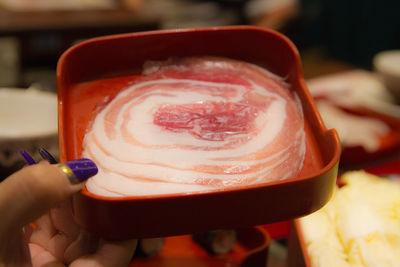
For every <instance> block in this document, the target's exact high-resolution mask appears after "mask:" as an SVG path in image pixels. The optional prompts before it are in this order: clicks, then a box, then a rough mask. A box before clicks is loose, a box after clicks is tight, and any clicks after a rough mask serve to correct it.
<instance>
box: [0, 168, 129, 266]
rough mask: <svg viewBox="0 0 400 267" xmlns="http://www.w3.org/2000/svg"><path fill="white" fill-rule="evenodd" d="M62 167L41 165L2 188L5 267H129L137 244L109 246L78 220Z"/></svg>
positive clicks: (1, 260)
mask: <svg viewBox="0 0 400 267" xmlns="http://www.w3.org/2000/svg"><path fill="white" fill-rule="evenodd" d="M59 166H60V165H55V164H52V165H50V164H43V163H41V164H36V165H32V166H28V167H25V168H23V169H22V170H20V171H18V172H16V173H14V174H12V175H11V176H9V177H8V178H7V179H5V180H4V181H3V182H2V183H0V218H1V219H0V266H1V267H3V266H43V267H44V266H45V267H53V266H71V267H78V266H85V267H100V266H116V267H117V266H128V264H129V262H130V260H131V258H132V255H133V253H134V251H135V249H136V245H137V240H126V241H107V240H103V239H100V238H97V237H94V236H92V235H90V234H89V233H87V232H85V231H84V230H83V229H81V228H80V226H79V225H77V224H76V223H75V222H74V220H73V214H72V209H71V196H72V195H73V194H75V193H77V192H79V191H80V190H81V189H82V188H83V186H84V183H83V182H82V183H77V184H74V183H71V182H70V179H68V177H67V175H65V174H64V173H63V172H62V171H61V170H60V167H59Z"/></svg>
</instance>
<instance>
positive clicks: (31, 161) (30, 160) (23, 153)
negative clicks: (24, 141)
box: [19, 150, 36, 165]
mask: <svg viewBox="0 0 400 267" xmlns="http://www.w3.org/2000/svg"><path fill="white" fill-rule="evenodd" d="M19 153H20V154H21V156H22V157H24V159H25V161H26V163H28V164H29V165H34V164H36V161H35V160H34V159H33V158H32V156H31V155H30V154H29V153H28V152H27V151H26V150H20V151H19Z"/></svg>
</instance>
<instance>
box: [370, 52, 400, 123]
mask: <svg viewBox="0 0 400 267" xmlns="http://www.w3.org/2000/svg"><path fill="white" fill-rule="evenodd" d="M373 66H374V69H375V71H376V72H377V73H378V74H379V75H380V76H381V78H382V80H383V82H384V84H385V86H386V87H387V88H388V90H389V91H390V92H391V93H392V94H393V96H394V97H395V98H396V99H397V103H400V50H389V51H383V52H380V53H378V54H376V55H375V57H374V60H373ZM399 116H400V114H399Z"/></svg>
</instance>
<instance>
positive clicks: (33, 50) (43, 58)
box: [0, 0, 400, 91]
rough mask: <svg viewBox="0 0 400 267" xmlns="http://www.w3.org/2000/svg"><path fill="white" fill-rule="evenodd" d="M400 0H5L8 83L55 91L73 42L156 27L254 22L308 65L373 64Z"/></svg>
mask: <svg viewBox="0 0 400 267" xmlns="http://www.w3.org/2000/svg"><path fill="white" fill-rule="evenodd" d="M399 10H400V3H399V2H398V1H395V0H385V1H373V0H351V1H345V0H338V1H329V0H213V1H203V0H0V86H3V87H28V86H30V85H31V84H32V83H36V84H38V85H40V86H41V87H42V88H43V89H45V90H50V91H54V90H56V86H55V75H54V73H55V67H56V63H57V60H58V58H59V56H60V55H61V53H62V52H63V51H65V50H66V49H67V48H68V47H69V46H71V45H72V44H74V43H76V42H78V41H80V40H83V39H86V38H90V37H94V36H100V35H106V34H113V33H123V32H135V31H144V30H155V29H170V28H188V27H198V26H219V25H235V24H252V25H259V26H263V27H268V28H272V29H275V30H278V31H280V32H282V33H284V34H286V35H287V36H288V37H289V38H291V39H292V41H293V42H294V43H295V44H296V46H297V47H298V49H299V50H300V52H301V55H302V58H303V60H304V61H305V64H307V63H309V62H310V64H312V63H318V61H321V62H324V61H326V60H327V59H329V60H331V62H330V63H332V64H334V62H333V61H337V62H336V64H334V65H333V66H332V65H330V66H329V64H325V65H324V66H323V67H321V66H320V67H318V68H316V69H312V68H310V69H308V68H306V70H305V71H306V73H305V75H306V78H307V77H309V76H313V75H316V74H319V73H314V72H317V71H318V72H324V71H328V70H325V69H324V68H325V67H326V68H332V67H336V66H339V65H343V67H345V65H347V66H349V68H350V67H361V68H366V69H370V68H371V67H372V58H373V56H374V55H375V54H376V53H377V52H379V51H383V50H390V49H395V48H399V46H400V21H399V20H398V19H397V13H398V11H399Z"/></svg>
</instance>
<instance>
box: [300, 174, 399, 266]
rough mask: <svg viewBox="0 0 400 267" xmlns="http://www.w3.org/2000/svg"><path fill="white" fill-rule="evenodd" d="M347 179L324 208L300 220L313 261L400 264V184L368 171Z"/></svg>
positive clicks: (314, 264)
mask: <svg viewBox="0 0 400 267" xmlns="http://www.w3.org/2000/svg"><path fill="white" fill-rule="evenodd" d="M342 181H343V182H344V183H345V186H343V187H341V188H337V189H336V191H335V194H334V196H333V197H332V199H331V200H330V201H329V203H328V204H327V205H326V206H325V207H323V208H322V209H320V210H319V211H317V212H315V213H313V214H311V215H308V216H306V217H303V218H301V219H300V220H299V222H300V226H301V231H302V233H303V236H304V240H305V243H306V246H307V250H308V253H309V256H310V260H311V264H312V266H313V267H319V266H323V267H325V266H360V267H361V266H362V267H372V266H376V267H378V266H388V267H392V266H400V184H397V183H395V182H392V181H390V180H388V179H383V178H380V177H377V176H375V175H372V174H368V173H366V172H364V171H353V172H348V173H345V174H344V175H343V176H342Z"/></svg>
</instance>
